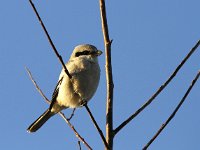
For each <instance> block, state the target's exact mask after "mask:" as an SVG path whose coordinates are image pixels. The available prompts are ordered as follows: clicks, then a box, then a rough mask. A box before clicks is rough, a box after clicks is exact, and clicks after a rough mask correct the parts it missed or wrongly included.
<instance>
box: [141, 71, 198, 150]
mask: <svg viewBox="0 0 200 150" xmlns="http://www.w3.org/2000/svg"><path fill="white" fill-rule="evenodd" d="M199 76H200V71H199V72H198V73H197V75H196V77H195V78H194V79H193V81H192V83H191V85H190V86H189V88H188V90H187V91H186V93H185V95H184V96H183V98H182V99H181V101H180V102H179V104H178V105H177V107H176V108H175V110H174V111H173V113H172V114H171V115H170V116H169V118H168V119H167V120H166V122H165V123H164V124H162V126H161V127H160V129H159V130H158V131H157V133H156V134H155V135H154V136H153V137H152V139H151V140H150V141H149V142H148V143H147V144H146V145H145V146H144V148H143V150H146V149H147V148H148V147H149V146H150V145H151V144H152V143H153V141H154V140H155V139H156V138H157V137H158V135H159V134H160V133H161V132H162V131H163V129H164V128H165V127H166V126H167V125H168V123H169V122H170V121H171V120H172V119H173V117H174V116H175V115H176V113H177V112H178V110H179V109H180V107H181V105H182V104H183V102H184V101H185V100H186V98H187V96H188V95H189V93H190V91H191V90H192V88H193V86H194V85H195V83H196V81H197V80H198V78H199Z"/></svg>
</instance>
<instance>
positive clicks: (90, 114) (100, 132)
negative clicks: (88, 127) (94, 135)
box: [84, 103, 108, 148]
mask: <svg viewBox="0 0 200 150" xmlns="http://www.w3.org/2000/svg"><path fill="white" fill-rule="evenodd" d="M84 106H85V108H86V110H87V112H88V114H89V116H90V118H91V120H92V122H93V123H94V126H95V127H96V129H97V131H98V132H99V135H100V136H101V139H102V141H103V143H104V145H105V147H106V148H108V143H107V142H106V139H105V137H104V135H103V132H102V131H101V129H100V127H99V126H98V124H97V122H96V120H95V119H94V116H93V115H92V113H91V111H90V108H89V107H88V105H87V103H86V104H84Z"/></svg>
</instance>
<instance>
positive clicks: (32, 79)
mask: <svg viewBox="0 0 200 150" xmlns="http://www.w3.org/2000/svg"><path fill="white" fill-rule="evenodd" d="M26 71H27V72H28V75H29V77H30V79H31V81H32V82H33V84H34V86H35V87H36V89H37V91H38V92H39V93H40V94H41V96H42V97H43V98H44V99H45V101H46V102H47V103H48V104H50V101H49V100H48V98H47V97H46V96H45V95H44V93H43V92H42V90H41V89H40V88H39V86H38V85H37V83H36V81H35V80H34V78H33V76H32V74H31V72H30V70H29V69H28V68H27V67H26ZM73 112H74V110H73ZM59 115H60V116H61V117H62V118H63V119H64V120H65V122H66V123H67V124H68V125H69V127H70V128H71V129H72V130H73V131H74V134H75V135H76V137H77V138H78V139H79V140H80V141H82V143H83V144H84V145H85V146H86V147H87V148H88V149H89V150H92V148H91V147H90V145H89V144H88V143H87V142H86V141H85V140H84V138H83V137H82V136H81V135H80V134H79V133H78V132H77V130H76V129H75V128H74V126H73V125H72V124H71V123H70V121H69V120H68V119H67V118H66V117H65V115H64V114H63V113H62V112H59Z"/></svg>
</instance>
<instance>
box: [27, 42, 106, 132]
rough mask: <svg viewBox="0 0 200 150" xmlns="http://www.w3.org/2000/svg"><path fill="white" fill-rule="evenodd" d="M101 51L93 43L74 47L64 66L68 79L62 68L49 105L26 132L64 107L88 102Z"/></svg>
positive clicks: (95, 77) (97, 76)
mask: <svg viewBox="0 0 200 150" xmlns="http://www.w3.org/2000/svg"><path fill="white" fill-rule="evenodd" d="M101 54H102V51H100V50H97V48H96V47H95V46H93V45H89V44H83V45H78V46H76V47H75V49H74V51H73V53H72V55H71V57H70V59H69V61H68V63H67V64H66V67H67V69H68V71H69V73H70V75H71V76H72V78H71V79H70V78H69V77H68V75H67V74H66V73H65V71H64V69H62V71H61V73H60V77H59V80H58V83H57V85H56V87H55V90H54V92H53V95H52V100H51V104H50V107H49V108H48V109H47V110H46V111H45V112H44V113H43V114H42V115H41V116H40V117H39V118H38V119H37V120H36V121H35V122H33V123H32V124H31V125H30V126H29V128H28V129H27V131H28V132H35V131H37V130H38V129H39V128H40V127H41V126H42V125H43V124H44V123H45V122H46V121H47V120H48V119H49V118H51V117H52V116H53V115H55V114H57V113H58V112H60V111H61V110H63V109H66V108H77V107H81V106H82V105H83V104H85V103H86V102H88V101H89V100H90V99H91V98H92V96H93V95H94V93H95V92H96V89H97V87H98V84H99V78H100V67H99V64H98V56H100V55H101Z"/></svg>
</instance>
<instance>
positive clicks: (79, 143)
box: [78, 141, 81, 150]
mask: <svg viewBox="0 0 200 150" xmlns="http://www.w3.org/2000/svg"><path fill="white" fill-rule="evenodd" d="M78 147H79V150H81V142H80V141H78Z"/></svg>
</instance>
